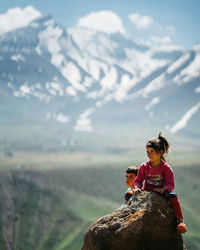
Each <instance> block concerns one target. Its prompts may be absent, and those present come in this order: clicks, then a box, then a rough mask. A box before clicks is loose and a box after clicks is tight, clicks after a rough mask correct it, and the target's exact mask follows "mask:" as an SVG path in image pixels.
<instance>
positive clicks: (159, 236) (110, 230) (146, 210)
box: [82, 191, 186, 250]
mask: <svg viewBox="0 0 200 250" xmlns="http://www.w3.org/2000/svg"><path fill="white" fill-rule="evenodd" d="M161 249H162V250H169V249H170V250H182V249H186V248H185V246H184V245H183V239H182V236H181V234H180V233H178V232H177V230H176V222H175V218H174V215H173V210H172V208H171V207H170V204H169V202H168V201H167V200H166V199H165V198H162V197H160V196H158V195H156V194H154V193H148V192H146V191H144V192H142V193H140V194H138V195H135V196H133V197H132V198H131V199H130V200H129V202H128V203H127V204H122V205H121V207H120V208H119V209H117V210H116V211H114V212H113V213H112V214H109V215H106V216H103V217H101V218H100V219H98V220H96V221H95V222H94V223H93V224H92V225H91V226H90V227H89V228H88V230H87V231H86V233H85V236H84V243H83V246H82V250H161Z"/></svg>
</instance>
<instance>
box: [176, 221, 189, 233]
mask: <svg viewBox="0 0 200 250" xmlns="http://www.w3.org/2000/svg"><path fill="white" fill-rule="evenodd" d="M177 230H178V232H179V233H182V234H184V233H186V232H187V227H186V225H185V223H183V222H182V223H179V224H178V226H177Z"/></svg>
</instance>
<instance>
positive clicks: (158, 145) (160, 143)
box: [146, 132, 170, 161]
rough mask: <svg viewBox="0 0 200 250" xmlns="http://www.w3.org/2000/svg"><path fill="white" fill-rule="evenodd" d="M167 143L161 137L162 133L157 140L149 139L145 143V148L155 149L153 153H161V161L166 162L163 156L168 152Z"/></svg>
mask: <svg viewBox="0 0 200 250" xmlns="http://www.w3.org/2000/svg"><path fill="white" fill-rule="evenodd" d="M169 146H170V144H169V142H168V140H167V139H166V138H165V137H164V136H163V135H162V133H161V132H160V133H159V135H158V138H153V139H150V140H149V141H148V142H147V143H146V147H147V148H153V149H155V151H156V152H157V153H158V152H161V151H162V152H163V153H162V155H161V159H162V160H163V161H166V159H165V156H164V154H167V153H168V150H169Z"/></svg>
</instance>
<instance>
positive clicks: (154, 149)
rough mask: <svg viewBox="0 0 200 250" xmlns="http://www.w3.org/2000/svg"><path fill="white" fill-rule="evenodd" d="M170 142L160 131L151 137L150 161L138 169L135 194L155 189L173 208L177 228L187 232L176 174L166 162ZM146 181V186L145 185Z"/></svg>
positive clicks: (148, 146) (149, 145) (148, 147)
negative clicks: (176, 186)
mask: <svg viewBox="0 0 200 250" xmlns="http://www.w3.org/2000/svg"><path fill="white" fill-rule="evenodd" d="M168 149H169V142H168V141H167V139H166V138H165V137H164V136H163V135H162V133H159V135H158V138H153V139H150V140H149V141H148V142H147V143H146V150H147V156H148V158H149V161H147V162H144V163H143V164H142V165H141V166H140V168H139V171H138V175H137V178H136V179H135V183H134V186H135V189H134V194H137V193H138V192H140V191H141V189H142V190H147V191H154V192H156V193H158V194H161V195H163V196H164V197H165V198H167V199H168V200H169V201H170V203H171V205H172V207H173V209H174V215H175V217H176V219H177V222H178V226H177V230H178V231H179V232H180V233H185V232H186V231H187V227H186V225H185V224H184V222H183V215H182V211H181V206H180V202H179V199H178V197H177V195H176V193H175V192H172V191H173V189H174V174H173V170H172V169H171V167H170V166H169V165H168V164H167V163H166V160H165V157H164V154H166V153H168ZM143 182H144V186H143Z"/></svg>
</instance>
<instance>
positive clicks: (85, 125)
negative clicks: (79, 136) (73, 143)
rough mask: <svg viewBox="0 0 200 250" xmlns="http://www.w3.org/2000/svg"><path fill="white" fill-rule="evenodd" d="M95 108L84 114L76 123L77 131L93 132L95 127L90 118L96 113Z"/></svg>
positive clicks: (75, 128)
mask: <svg viewBox="0 0 200 250" xmlns="http://www.w3.org/2000/svg"><path fill="white" fill-rule="evenodd" d="M94 111H95V108H90V109H88V110H86V111H85V112H84V113H82V114H81V115H80V117H79V119H78V120H77V121H76V125H75V127H74V130H75V131H83V132H92V131H93V127H92V124H91V119H90V118H88V117H89V116H90V115H91V114H92V113H94Z"/></svg>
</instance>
